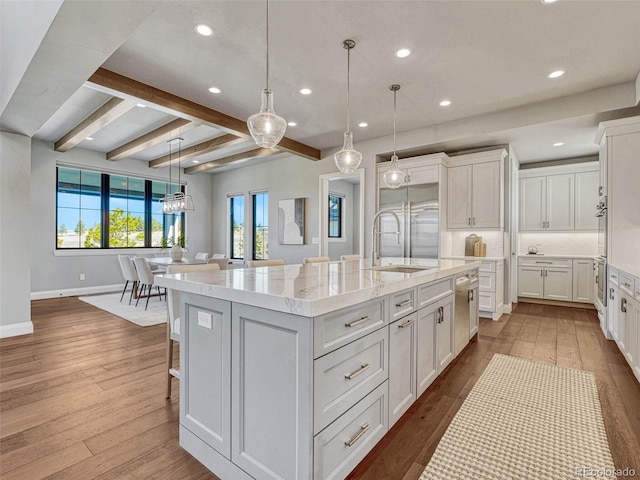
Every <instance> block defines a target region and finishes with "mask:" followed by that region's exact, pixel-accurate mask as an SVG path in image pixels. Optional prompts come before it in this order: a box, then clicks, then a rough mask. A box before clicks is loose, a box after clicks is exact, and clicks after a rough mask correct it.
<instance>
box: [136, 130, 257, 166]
mask: <svg viewBox="0 0 640 480" xmlns="http://www.w3.org/2000/svg"><path fill="white" fill-rule="evenodd" d="M246 141H247V139H246V138H244V137H236V136H235V135H232V134H230V133H226V134H224V135H221V136H219V137H216V138H214V139H211V140H207V141H206V142H202V143H199V144H197V145H193V146H191V147H187V148H184V149H182V151H181V152H180V159H181V160H188V159H190V158H194V157H199V156H201V155H205V154H207V153H211V152H215V151H216V150H220V149H223V148H227V147H231V146H233V145H238V144H240V143H244V142H246ZM170 162H171V155H165V156H163V157H159V158H155V159H153V160H150V161H149V167H151V168H158V167H166V166H167V165H169V163H170Z"/></svg>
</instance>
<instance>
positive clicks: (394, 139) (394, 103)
mask: <svg viewBox="0 0 640 480" xmlns="http://www.w3.org/2000/svg"><path fill="white" fill-rule="evenodd" d="M397 93H398V91H397V90H394V91H393V156H394V159H393V161H394V163H395V161H396V160H395V156H396V110H397V108H396V95H397Z"/></svg>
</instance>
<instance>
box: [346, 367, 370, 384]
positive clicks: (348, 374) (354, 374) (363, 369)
mask: <svg viewBox="0 0 640 480" xmlns="http://www.w3.org/2000/svg"><path fill="white" fill-rule="evenodd" d="M369 367H370V365H369V364H368V363H363V364H362V366H361V367H360V368H359V369H358V370H356V371H355V372H351V373H345V374H344V378H346V379H347V380H352V379H354V378H355V377H357V376H358V375H360V374H361V373H362V372H364V371H365V370H366V369H367V368H369Z"/></svg>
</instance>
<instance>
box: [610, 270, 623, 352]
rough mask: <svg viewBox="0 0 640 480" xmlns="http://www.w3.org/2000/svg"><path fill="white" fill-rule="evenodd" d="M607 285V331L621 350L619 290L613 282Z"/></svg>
mask: <svg viewBox="0 0 640 480" xmlns="http://www.w3.org/2000/svg"><path fill="white" fill-rule="evenodd" d="M609 285H610V286H609V299H608V300H607V321H608V322H609V333H610V334H611V336H612V337H613V340H614V341H615V342H616V344H617V345H618V348H620V350H623V347H622V346H621V345H623V344H624V342H621V340H622V338H621V335H620V333H621V332H622V329H621V328H620V291H619V289H618V286H617V285H615V284H613V283H610V284H609Z"/></svg>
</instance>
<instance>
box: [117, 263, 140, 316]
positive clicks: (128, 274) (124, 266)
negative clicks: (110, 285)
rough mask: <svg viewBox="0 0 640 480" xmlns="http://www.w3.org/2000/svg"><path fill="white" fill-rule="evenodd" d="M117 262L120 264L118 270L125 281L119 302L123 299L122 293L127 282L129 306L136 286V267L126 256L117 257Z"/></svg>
mask: <svg viewBox="0 0 640 480" xmlns="http://www.w3.org/2000/svg"><path fill="white" fill-rule="evenodd" d="M118 262H120V270H122V276H123V277H124V279H125V280H126V282H125V284H124V288H123V289H122V295H120V302H122V299H123V298H124V292H125V291H126V290H127V286H128V285H129V282H133V283H132V284H131V293H130V294H129V305H131V299H132V298H133V291H134V290H135V289H136V287H137V286H138V273H137V272H136V267H135V265H134V264H133V260H132V259H131V257H130V256H128V255H118Z"/></svg>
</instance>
